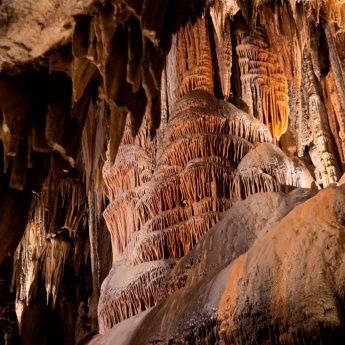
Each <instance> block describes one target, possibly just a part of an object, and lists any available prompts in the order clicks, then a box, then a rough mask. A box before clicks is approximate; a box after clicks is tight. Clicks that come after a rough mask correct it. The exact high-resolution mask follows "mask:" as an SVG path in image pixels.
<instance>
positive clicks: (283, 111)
mask: <svg viewBox="0 0 345 345" xmlns="http://www.w3.org/2000/svg"><path fill="white" fill-rule="evenodd" d="M236 36H237V41H238V44H237V46H236V52H237V55H238V59H239V67H240V70H241V81H242V98H243V100H244V101H245V102H246V103H247V105H248V107H249V112H250V114H251V115H253V116H255V117H257V118H258V119H260V120H261V121H262V122H264V123H265V124H266V125H267V127H268V128H269V129H270V131H271V133H272V135H273V137H275V138H277V139H279V138H280V136H281V135H282V134H283V133H285V131H286V129H287V126H288V114H289V108H288V95H287V81H286V77H285V76H284V75H283V72H282V69H281V67H280V65H279V62H278V57H277V54H275V53H274V52H273V51H272V49H270V47H269V45H268V43H266V42H267V38H266V36H265V32H264V30H263V29H262V28H261V27H259V26H258V27H257V28H256V31H255V33H253V34H251V35H250V36H248V35H246V34H245V33H244V32H237V33H236Z"/></svg>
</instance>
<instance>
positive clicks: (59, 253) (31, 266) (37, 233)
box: [12, 193, 70, 325]
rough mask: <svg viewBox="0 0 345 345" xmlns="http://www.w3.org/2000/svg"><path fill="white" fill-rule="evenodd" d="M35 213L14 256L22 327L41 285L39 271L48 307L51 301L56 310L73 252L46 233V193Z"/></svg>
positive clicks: (36, 201) (34, 206) (37, 198)
mask: <svg viewBox="0 0 345 345" xmlns="http://www.w3.org/2000/svg"><path fill="white" fill-rule="evenodd" d="M31 213H32V218H31V220H30V221H29V222H28V225H27V228H26V230H25V233H24V236H23V238H22V240H21V242H20V243H19V245H18V247H17V250H16V252H15V254H14V275H13V281H12V287H15V290H16V301H15V309H16V314H17V319H18V323H19V325H20V323H21V317H22V313H23V311H24V309H25V308H26V306H27V305H28V303H29V299H30V298H31V293H32V291H33V290H36V289H37V285H39V284H40V279H41V278H40V276H39V274H38V273H39V271H41V274H42V278H43V279H44V282H45V287H46V298H47V304H48V303H49V301H50V299H51V302H52V306H53V308H54V306H55V303H56V298H57V295H58V292H59V286H60V283H61V279H62V274H63V266H64V263H65V261H66V260H67V257H68V255H69V252H70V243H69V242H66V241H64V240H62V239H60V238H59V237H58V236H56V235H54V234H50V235H49V234H47V233H46V225H47V212H46V208H45V207H44V200H43V198H42V193H39V194H36V195H35V196H34V199H33V201H32V206H31Z"/></svg>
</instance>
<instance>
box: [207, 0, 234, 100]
mask: <svg viewBox="0 0 345 345" xmlns="http://www.w3.org/2000/svg"><path fill="white" fill-rule="evenodd" d="M217 7H218V8H217ZM228 11H229V9H227V8H226V4H225V3H224V2H221V1H219V2H218V3H217V4H215V5H214V6H212V7H211V8H210V15H211V18H212V22H213V27H214V29H215V31H214V32H215V45H216V55H217V62H218V68H219V72H218V74H219V78H220V82H221V87H222V93H223V99H224V100H227V99H228V98H229V97H230V94H231V84H230V78H231V67H232V43H231V34H230V18H229V15H228V13H227V12H228Z"/></svg>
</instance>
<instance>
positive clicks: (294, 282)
mask: <svg viewBox="0 0 345 345" xmlns="http://www.w3.org/2000/svg"><path fill="white" fill-rule="evenodd" d="M316 193H317V191H316V190H315V191H314V192H312V191H307V190H301V189H297V190H295V191H294V192H291V193H290V194H287V195H286V194H283V193H265V194H256V195H253V196H250V197H249V198H248V199H246V200H245V201H241V202H238V203H236V204H235V205H234V207H233V208H232V209H231V210H229V211H228V212H227V213H226V214H225V215H224V217H223V219H222V220H221V221H220V222H219V223H218V224H217V225H216V226H215V227H214V228H212V229H211V230H210V231H209V232H208V234H207V235H206V236H205V237H204V238H203V239H202V240H201V241H200V242H199V243H198V244H197V245H196V246H195V247H194V248H193V249H192V250H191V252H190V253H189V254H188V255H187V256H186V257H185V258H184V259H183V260H181V261H180V262H179V263H178V264H177V265H176V266H175V268H174V269H173V270H172V272H171V274H170V278H169V280H170V281H176V280H181V279H185V280H186V281H187V283H186V285H185V287H184V288H181V289H180V290H179V291H178V292H175V293H173V294H172V295H171V296H170V297H169V298H168V299H166V300H165V301H164V302H162V303H161V304H159V305H158V306H157V307H155V308H153V309H152V310H149V311H146V312H144V313H142V314H139V315H138V316H136V317H134V318H132V319H130V320H128V321H125V322H123V324H122V323H121V324H119V325H117V326H115V327H114V328H113V329H112V330H111V331H110V332H109V333H108V334H107V335H105V336H103V337H101V338H99V339H97V338H96V339H94V340H93V341H91V342H90V344H111V342H112V341H113V340H114V339H115V337H117V335H120V334H121V333H122V332H123V334H125V335H126V336H125V337H123V338H122V339H121V338H120V340H119V341H120V342H119V343H120V344H147V343H150V342H154V343H157V344H167V343H169V344H170V343H171V344H179V343H203V344H215V343H220V344H227V343H237V344H260V343H262V342H265V341H270V342H277V343H284V342H287V343H296V342H297V341H305V342H308V343H319V342H320V341H332V342H333V343H337V344H338V343H339V344H340V343H341V339H342V337H343V336H344V329H343V324H342V322H343V319H342V313H343V309H342V303H343V302H342V298H343V295H344V291H343V289H344V288H343V282H344V272H343V265H341V264H340V265H338V263H339V262H340V263H342V261H343V259H344V250H343V245H342V235H343V234H342V233H343V231H344V222H343V213H344V212H343V205H344V201H345V200H344V198H345V190H344V188H343V187H329V188H327V189H326V190H324V191H320V192H318V193H317V194H316ZM315 194H316V195H315ZM313 195H315V196H313ZM309 198H311V199H309ZM308 199H309V200H308ZM306 200H307V201H306ZM263 203H264V204H265V205H266V206H267V208H266V210H267V212H265V213H263V212H262V204H263ZM320 207H321V209H322V211H321V209H320ZM315 219H316V220H317V223H315ZM316 224H317V225H316ZM306 242H310V243H311V245H310V246H307V247H306V246H305V243H306ZM220 243H222V246H221V247H222V249H221V250H219V247H220ZM224 244H225V245H224ZM249 248H251V249H249ZM307 248H308V249H307ZM325 248H326V251H327V252H326V253H325ZM248 249H249V250H248ZM272 249H273V250H272ZM229 254H230V255H229ZM325 255H326V256H325ZM171 285H172V284H171ZM316 291H317V292H316ZM190 305H193V308H190ZM172 311H173V312H172Z"/></svg>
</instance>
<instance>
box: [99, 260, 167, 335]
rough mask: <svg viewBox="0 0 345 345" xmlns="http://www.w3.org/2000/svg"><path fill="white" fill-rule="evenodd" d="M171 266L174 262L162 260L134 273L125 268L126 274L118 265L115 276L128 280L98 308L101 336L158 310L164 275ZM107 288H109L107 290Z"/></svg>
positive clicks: (105, 294)
mask: <svg viewBox="0 0 345 345" xmlns="http://www.w3.org/2000/svg"><path fill="white" fill-rule="evenodd" d="M172 265H173V262H172V261H169V260H162V261H157V262H155V264H154V265H150V264H149V265H146V264H143V265H138V266H136V267H134V268H133V269H131V268H128V267H126V268H125V270H126V271H127V272H123V268H121V262H120V263H119V264H118V265H117V266H116V265H115V266H114V267H113V269H112V270H113V271H114V273H113V274H115V275H117V274H118V275H119V276H121V275H122V276H123V275H126V277H125V278H123V281H122V282H121V280H120V281H119V282H118V283H117V284H118V285H116V284H115V286H112V287H111V288H110V287H109V288H110V289H111V290H112V291H111V293H103V298H102V299H101V301H100V307H99V310H100V313H99V318H100V320H101V322H100V325H101V327H100V333H105V332H106V331H107V330H109V329H110V328H112V327H113V326H114V325H116V324H117V323H119V322H121V321H123V320H125V319H128V318H130V317H131V316H133V315H136V314H138V313H140V312H141V311H144V310H146V309H149V308H151V307H153V306H155V305H156V304H157V301H158V300H159V293H160V290H161V285H162V282H163V281H164V277H165V274H166V272H167V271H168V270H169V269H170V268H171V267H172ZM128 273H130V274H128ZM127 280H128V281H127ZM107 288H108V286H107V287H105V289H107ZM103 306H104V308H103Z"/></svg>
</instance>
